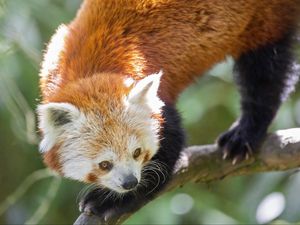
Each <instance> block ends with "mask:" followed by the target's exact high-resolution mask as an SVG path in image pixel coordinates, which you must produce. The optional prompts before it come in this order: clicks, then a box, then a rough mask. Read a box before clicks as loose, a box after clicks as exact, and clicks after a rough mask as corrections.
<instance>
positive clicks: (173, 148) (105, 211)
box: [80, 106, 185, 221]
mask: <svg viewBox="0 0 300 225" xmlns="http://www.w3.org/2000/svg"><path fill="white" fill-rule="evenodd" d="M163 117H164V118H165V123H164V127H163V129H162V135H161V136H162V140H161V143H160V146H161V147H160V149H159V151H158V153H157V154H156V155H155V156H154V157H153V159H152V160H151V163H150V164H149V166H146V167H145V168H144V171H143V173H142V180H143V182H144V184H140V185H138V187H137V188H136V190H134V191H132V192H128V193H126V194H124V195H120V194H117V193H115V194H114V195H111V196H109V193H110V191H108V190H104V189H101V188H98V189H95V190H93V191H91V192H89V193H88V194H87V195H86V196H85V197H84V199H83V200H82V202H81V203H80V204H81V208H82V210H83V211H85V212H89V213H92V214H95V215H97V216H99V217H100V219H102V220H104V221H106V220H107V219H111V218H110V217H113V216H117V215H120V214H124V213H128V212H130V211H132V210H134V209H136V208H138V207H139V206H141V205H143V204H145V203H147V202H148V201H150V200H151V199H152V198H153V197H154V196H155V194H157V193H158V192H159V191H160V190H162V189H163V187H164V186H165V185H166V184H167V183H168V181H169V179H170V177H171V175H172V171H173V169H174V166H175V163H176V161H177V159H178V158H179V156H180V152H181V150H182V149H183V147H184V142H185V138H184V133H183V129H182V128H181V122H180V117H179V115H178V113H177V111H176V109H175V108H174V107H173V106H165V107H164V109H163ZM154 162H155V163H154ZM151 165H152V166H153V167H152V168H154V170H153V169H151Z"/></svg>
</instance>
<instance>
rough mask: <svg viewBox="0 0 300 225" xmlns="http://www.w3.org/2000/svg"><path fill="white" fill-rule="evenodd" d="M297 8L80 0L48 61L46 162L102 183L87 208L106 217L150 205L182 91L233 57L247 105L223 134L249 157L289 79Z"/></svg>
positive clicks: (227, 1)
mask: <svg viewBox="0 0 300 225" xmlns="http://www.w3.org/2000/svg"><path fill="white" fill-rule="evenodd" d="M299 14H300V0H271V1H270V0H260V1H257V0H246V1H245V0H236V1H231V0H210V1H204V0H85V1H84V2H83V4H82V6H81V8H80V10H79V11H78V13H77V15H76V18H75V19H74V20H73V21H72V22H71V23H70V24H68V25H61V26H60V27H59V28H58V29H57V31H56V34H55V35H54V36H53V37H52V39H51V41H50V43H49V45H48V47H47V51H46V53H45V55H44V60H43V63H42V68H41V72H40V87H41V92H42V98H43V100H42V103H41V104H40V105H39V106H38V115H39V128H40V130H41V131H42V134H43V139H42V141H41V143H40V151H41V152H42V153H43V156H44V161H45V163H46V164H47V165H48V166H49V167H50V168H51V169H53V170H56V171H57V172H59V173H60V174H61V175H63V176H66V177H69V178H73V179H76V180H80V181H83V182H89V183H96V184H98V188H97V189H95V190H94V191H92V192H90V193H89V194H88V195H87V196H86V197H85V199H84V200H83V203H82V204H83V209H84V210H90V211H92V212H93V213H95V214H97V215H100V216H103V215H105V213H106V212H108V211H111V210H125V211H126V210H127V211H129V210H131V209H133V208H134V207H136V206H137V205H139V204H143V203H144V202H145V201H148V200H149V199H151V197H152V196H153V195H155V193H157V192H158V191H159V190H161V189H162V188H163V187H164V185H165V184H166V183H167V182H168V180H169V178H170V176H171V174H172V170H173V168H174V165H175V162H176V160H177V159H178V158H179V156H180V151H181V150H182V149H183V146H184V134H183V131H182V128H181V125H180V117H179V115H178V113H177V112H176V110H175V106H174V105H175V103H176V100H177V98H178V96H179V95H180V93H181V92H182V91H183V90H184V89H185V88H186V87H188V86H189V85H190V84H191V83H192V82H193V81H194V80H195V78H196V77H198V76H200V75H201V74H203V73H204V72H205V71H207V70H208V69H210V68H211V67H212V66H213V65H214V64H216V63H217V62H219V61H221V60H223V59H224V58H225V57H226V56H227V55H231V56H232V57H233V58H234V59H235V63H236V66H235V69H236V70H235V71H236V74H237V76H236V78H237V83H238V84H239V87H240V92H241V97H242V98H241V111H242V113H241V117H240V118H239V119H238V120H237V122H236V123H235V125H234V126H233V127H232V128H231V129H230V130H229V131H228V132H225V133H224V134H223V135H221V136H220V137H219V139H218V144H219V146H220V147H221V148H222V150H223V153H224V158H230V159H232V160H233V162H234V163H236V162H237V161H240V160H243V159H245V158H247V157H249V156H250V154H251V153H252V151H253V150H254V149H255V148H257V146H258V145H259V144H260V143H261V141H262V140H263V138H264V136H265V134H266V130H267V128H268V126H269V124H270V123H271V121H272V119H273V118H274V116H275V114H276V111H277V109H278V108H279V106H280V103H281V101H282V99H283V98H284V96H286V94H287V93H288V92H289V91H290V90H291V89H292V84H291V82H290V80H292V76H293V75H294V74H293V73H291V65H292V59H293V54H292V51H291V44H292V41H293V37H294V34H295V30H296V27H297V22H298V17H299ZM106 191H113V192H117V193H123V195H124V196H123V200H120V201H117V202H115V201H114V199H113V198H109V197H107V196H106V197H105V194H104V195H103V193H106ZM136 193H138V195H136ZM101 196H102V197H101ZM137 196H138V197H137Z"/></svg>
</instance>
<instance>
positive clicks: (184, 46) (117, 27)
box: [42, 0, 300, 102]
mask: <svg viewBox="0 0 300 225" xmlns="http://www.w3.org/2000/svg"><path fill="white" fill-rule="evenodd" d="M299 5H300V4H299V0H287V1H286V0H274V1H271V2H270V1H269V0H261V1H257V0H248V1H244V0H239V1H230V0H224V1H219V0H212V1H200V0H192V1H191V0H185V1H182V0H142V1H141V0H126V1H125V0H122V1H120V0H118V1H116V0H101V1H100V0H96V1H95V0H93V1H92V0H86V1H85V2H84V3H83V5H82V7H81V9H80V11H79V12H78V14H77V16H76V18H75V19H74V21H72V22H71V23H70V25H69V28H68V34H67V35H66V37H65V41H64V42H65V45H64V48H63V50H62V51H61V53H60V58H59V63H58V68H57V69H56V73H57V74H58V75H59V76H60V78H61V79H60V84H59V85H60V86H64V84H65V83H67V82H70V81H72V80H76V79H79V78H84V77H88V76H92V75H93V74H95V73H102V72H109V73H118V74H120V75H128V76H131V77H133V78H134V79H140V78H142V77H145V76H147V75H148V74H152V73H155V72H157V71H159V70H161V69H162V70H163V73H164V75H163V77H162V81H161V88H160V92H159V94H160V97H161V98H162V99H163V100H164V101H165V102H174V101H175V100H176V98H177V96H178V94H179V93H180V92H181V91H182V90H183V89H185V88H186V87H187V86H188V85H189V84H190V83H191V82H192V81H193V80H194V78H195V77H196V76H198V75H200V74H202V73H203V72H205V71H206V70H208V69H209V68H210V67H212V66H213V65H214V64H215V63H217V62H218V61H221V60H223V59H224V57H225V56H226V55H232V56H234V57H238V56H239V55H240V54H241V53H243V52H245V51H248V50H249V49H254V48H257V47H258V46H260V45H264V44H265V43H268V42H273V41H275V40H277V39H279V38H280V37H281V36H282V35H283V34H284V33H285V32H287V31H288V30H289V29H290V28H291V27H293V26H294V21H295V17H296V14H297V12H299ZM48 78H49V77H48ZM53 79H54V78H50V79H46V80H44V81H42V88H43V86H45V85H46V84H44V83H49V82H50V83H53V82H52V81H51V80H53ZM43 82H44V83H43ZM44 90H45V91H46V89H44ZM44 96H47V94H45V95H44Z"/></svg>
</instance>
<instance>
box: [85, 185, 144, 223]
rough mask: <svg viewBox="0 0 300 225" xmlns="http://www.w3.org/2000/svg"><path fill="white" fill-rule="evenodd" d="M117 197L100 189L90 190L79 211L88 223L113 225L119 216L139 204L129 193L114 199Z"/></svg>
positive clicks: (115, 194)
mask: <svg viewBox="0 0 300 225" xmlns="http://www.w3.org/2000/svg"><path fill="white" fill-rule="evenodd" d="M117 195H118V194H117V193H112V192H111V191H108V190H104V189H101V188H98V189H95V190H92V191H90V192H89V193H88V194H87V195H86V196H85V197H84V198H83V199H82V200H81V202H80V204H79V210H80V212H81V213H83V214H85V215H86V216H88V217H89V218H90V219H89V220H90V221H93V220H96V221H98V222H100V224H107V223H109V224H115V223H116V222H117V220H118V218H120V216H121V215H123V214H125V213H128V212H130V211H132V210H134V208H135V207H137V206H138V205H139V203H141V202H140V201H138V199H136V198H135V197H134V196H135V195H134V194H133V193H130V192H128V193H126V194H122V195H120V197H116V196H117Z"/></svg>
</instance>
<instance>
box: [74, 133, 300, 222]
mask: <svg viewBox="0 0 300 225" xmlns="http://www.w3.org/2000/svg"><path fill="white" fill-rule="evenodd" d="M299 166H300V128H294V129H288V130H280V131H277V132H275V133H273V134H269V135H268V136H267V138H266V139H265V141H264V143H263V144H262V146H261V147H260V149H259V150H258V151H257V154H255V156H254V157H252V158H250V159H249V160H247V161H244V162H242V163H239V164H237V165H233V164H232V162H230V161H225V160H223V159H222V152H221V150H220V149H218V148H217V146H216V145H205V146H191V147H188V148H186V149H184V151H183V154H182V157H181V158H180V160H179V161H178V163H177V166H176V170H175V171H174V176H173V178H172V179H171V181H170V183H169V184H168V185H167V186H166V188H165V189H164V190H163V191H161V192H160V193H159V194H158V195H157V196H156V197H158V196H161V195H163V194H164V193H166V192H168V191H171V190H173V189H175V188H177V187H180V186H182V185H184V184H186V183H187V182H210V181H215V180H220V179H223V178H224V177H228V176H239V175H248V174H254V173H258V172H267V171H284V170H288V169H292V168H297V167H299ZM131 215H132V214H125V215H118V216H117V217H116V218H117V219H115V220H113V221H107V224H121V223H122V222H124V221H125V220H126V219H127V218H128V217H129V216H131ZM75 224H82V225H83V224H84V225H90V224H101V222H100V221H99V220H98V218H97V216H94V215H86V214H84V213H82V214H81V215H80V216H79V217H78V219H77V220H76V222H75Z"/></svg>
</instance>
